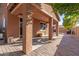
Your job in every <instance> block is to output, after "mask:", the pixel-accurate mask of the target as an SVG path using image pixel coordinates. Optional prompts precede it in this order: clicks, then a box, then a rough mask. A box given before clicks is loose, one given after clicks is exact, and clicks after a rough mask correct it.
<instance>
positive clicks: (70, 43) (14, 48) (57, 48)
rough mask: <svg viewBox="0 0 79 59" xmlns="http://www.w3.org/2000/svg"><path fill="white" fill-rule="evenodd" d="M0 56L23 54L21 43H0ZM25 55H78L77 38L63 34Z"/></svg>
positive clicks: (78, 43) (78, 44)
mask: <svg viewBox="0 0 79 59" xmlns="http://www.w3.org/2000/svg"><path fill="white" fill-rule="evenodd" d="M0 55H1V56H23V55H25V54H24V53H23V52H22V43H15V44H4V45H3V44H2V45H0ZM27 56H79V39H78V38H76V37H74V36H71V35H64V36H61V35H60V36H58V37H54V39H53V40H51V42H50V41H46V43H44V44H43V45H42V46H40V47H39V48H37V49H35V50H33V51H32V52H31V53H29V54H28V55H27Z"/></svg>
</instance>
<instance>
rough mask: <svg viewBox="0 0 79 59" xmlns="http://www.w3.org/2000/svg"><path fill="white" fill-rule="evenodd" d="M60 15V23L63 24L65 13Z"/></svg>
mask: <svg viewBox="0 0 79 59" xmlns="http://www.w3.org/2000/svg"><path fill="white" fill-rule="evenodd" d="M59 17H60V22H59V25H63V18H64V14H63V15H60V16H59Z"/></svg>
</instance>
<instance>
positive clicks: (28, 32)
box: [23, 4, 33, 54]
mask: <svg viewBox="0 0 79 59" xmlns="http://www.w3.org/2000/svg"><path fill="white" fill-rule="evenodd" d="M24 6H25V4H24ZM30 7H31V6H30V5H29V4H27V7H26V6H25V7H24V8H25V10H24V11H25V12H24V13H23V18H24V20H23V23H24V24H23V52H24V53H26V54H28V53H30V52H31V51H32V33H33V32H32V25H33V23H32V18H31V16H32V14H31V12H29V10H31V9H30Z"/></svg>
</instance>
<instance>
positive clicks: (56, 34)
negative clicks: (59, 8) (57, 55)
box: [56, 22, 59, 36]
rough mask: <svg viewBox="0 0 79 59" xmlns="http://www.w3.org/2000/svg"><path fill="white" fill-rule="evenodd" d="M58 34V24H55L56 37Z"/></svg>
mask: <svg viewBox="0 0 79 59" xmlns="http://www.w3.org/2000/svg"><path fill="white" fill-rule="evenodd" d="M58 34H59V25H58V22H56V36H58Z"/></svg>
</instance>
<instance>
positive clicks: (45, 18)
mask: <svg viewBox="0 0 79 59" xmlns="http://www.w3.org/2000/svg"><path fill="white" fill-rule="evenodd" d="M2 6H4V7H3V9H4V11H5V12H6V11H7V8H8V12H6V14H4V13H3V15H5V16H6V17H5V19H6V21H7V23H6V24H7V25H6V31H5V37H6V39H5V41H6V42H9V41H10V40H13V41H14V45H19V44H18V43H17V41H20V42H21V43H20V44H21V49H20V51H23V52H24V53H25V54H28V53H30V52H31V51H32V50H35V49H37V48H38V47H40V46H42V45H43V44H46V43H48V42H49V41H51V40H52V39H53V24H55V25H56V35H58V20H56V19H54V18H53V17H51V16H50V15H49V14H47V13H45V12H44V11H42V10H41V9H40V7H38V6H37V5H36V4H22V3H14V4H9V5H8V6H7V5H6V4H3V5H2ZM6 7H7V8H6ZM40 24H44V25H46V28H45V29H44V31H41V29H40V28H41V26H42V25H41V26H40ZM20 28H21V29H20ZM39 33H41V36H38V34H39ZM15 43H17V44H15ZM9 44H10V43H9ZM4 46H7V44H6V45H4ZM9 46H10V45H9ZM11 46H12V44H11ZM15 48H16V47H15ZM15 48H13V49H15ZM18 49H19V48H18Z"/></svg>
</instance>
